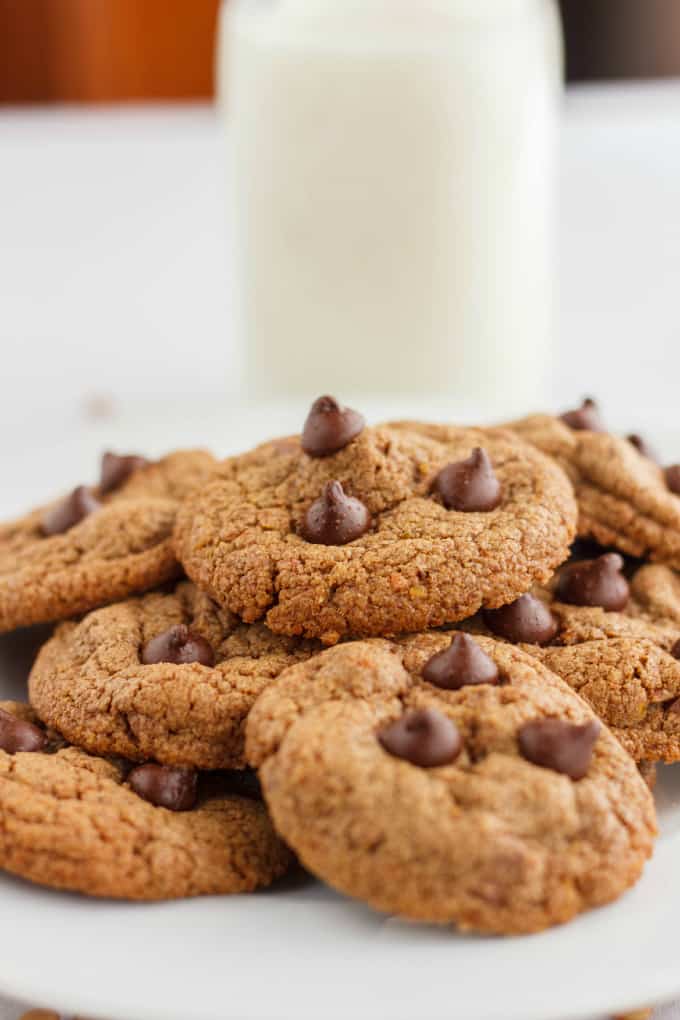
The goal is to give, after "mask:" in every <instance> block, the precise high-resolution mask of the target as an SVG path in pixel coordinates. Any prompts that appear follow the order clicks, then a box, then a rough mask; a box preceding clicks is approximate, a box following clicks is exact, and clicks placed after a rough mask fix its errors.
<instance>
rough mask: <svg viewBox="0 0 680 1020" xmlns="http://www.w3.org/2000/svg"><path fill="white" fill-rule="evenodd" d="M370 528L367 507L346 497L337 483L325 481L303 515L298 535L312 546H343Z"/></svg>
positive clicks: (357, 500) (356, 500)
mask: <svg viewBox="0 0 680 1020" xmlns="http://www.w3.org/2000/svg"><path fill="white" fill-rule="evenodd" d="M370 527H371V515H370V513H369V512H368V508H367V507H365V506H364V504H363V503H362V502H361V500H359V499H354V497H353V496H347V495H346V494H345V491H344V489H343V487H342V485H341V484H340V482H328V483H327V484H326V485H325V486H324V490H323V492H322V494H321V496H320V497H319V499H317V500H315V502H314V503H312V505H311V506H310V507H309V509H308V510H307V513H306V514H305V516H304V520H303V522H302V526H301V528H300V534H301V535H302V537H303V538H304V539H305V540H306V541H307V542H313V543H314V544H315V545H346V544H347V543H348V542H353V541H354V539H355V538H361V536H362V535H365V534H366V532H367V531H368V530H369V528H370Z"/></svg>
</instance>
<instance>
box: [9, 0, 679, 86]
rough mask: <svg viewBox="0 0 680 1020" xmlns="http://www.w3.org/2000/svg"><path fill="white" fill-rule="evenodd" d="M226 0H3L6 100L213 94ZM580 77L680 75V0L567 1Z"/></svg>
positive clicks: (573, 75) (575, 72)
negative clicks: (220, 13)
mask: <svg viewBox="0 0 680 1020" xmlns="http://www.w3.org/2000/svg"><path fill="white" fill-rule="evenodd" d="M218 8H219V0H0V102H2V103H59V102H79V103H97V102H118V101H122V100H131V99H132V100H134V99H138V100H139V99H142V100H143V99H147V100H157V99H196V98H203V97H208V96H211V95H212V94H213V91H214V81H213V53H214V37H215V26H216V21H217V14H218ZM561 8H562V17H563V22H564V28H565V37H566V43H567V71H568V77H569V79H570V80H572V81H579V80H598V79H607V78H610V79H611V78H614V79H617V78H618V79H621V78H656V77H664V76H672V75H677V74H680V3H678V2H677V0H561Z"/></svg>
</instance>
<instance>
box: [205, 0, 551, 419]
mask: <svg viewBox="0 0 680 1020" xmlns="http://www.w3.org/2000/svg"><path fill="white" fill-rule="evenodd" d="M222 51H223V54H224V56H223V59H224V64H223V67H222V74H221V79H222V83H223V90H224V93H225V98H226V102H225V108H226V110H227V115H228V120H229V124H230V146H231V151H232V153H233V156H234V158H235V160H236V166H235V171H236V177H235V180H236V200H237V205H236V213H237V220H238V223H239V251H238V256H239V257H238V259H237V271H238V273H239V283H240V286H239V292H240V297H241V309H240V311H241V327H242V329H243V330H244V335H245V342H246V349H247V360H248V384H249V389H250V391H251V392H256V393H258V394H259V395H276V396H287V395H289V394H295V393H299V394H304V395H305V396H307V397H310V396H314V395H316V394H317V393H321V392H326V391H330V392H333V393H337V394H339V395H340V396H342V397H346V396H347V395H348V394H350V393H355V392H357V391H361V390H363V391H371V392H374V393H383V394H384V393H388V394H392V393H396V392H399V391H402V392H409V393H420V394H422V393H432V394H433V395H436V394H444V393H445V394H449V395H450V398H451V407H452V409H455V407H456V406H458V407H460V406H463V405H466V406H470V405H477V406H479V407H483V408H484V409H488V410H491V411H497V412H498V413H499V414H500V413H506V412H508V411H511V410H513V409H515V408H521V409H522V408H523V409H526V408H527V407H533V406H540V402H541V394H542V387H543V383H544V378H545V369H546V366H547V363H548V360H549V354H550V347H551V325H552V323H551V311H552V290H553V259H552V255H553V251H552V248H553V237H552V233H553V197H554V194H553V193H554V185H555V179H554V178H555V174H554V171H555V150H556V135H557V124H558V109H559V94H560V82H561V48H560V33H559V21H558V17H557V13H556V9H555V5H554V3H553V2H552V0H278V2H277V0H259V2H258V0H240V2H239V0H232V2H231V3H230V4H229V5H228V7H227V9H226V13H225V15H224V17H223V26H222Z"/></svg>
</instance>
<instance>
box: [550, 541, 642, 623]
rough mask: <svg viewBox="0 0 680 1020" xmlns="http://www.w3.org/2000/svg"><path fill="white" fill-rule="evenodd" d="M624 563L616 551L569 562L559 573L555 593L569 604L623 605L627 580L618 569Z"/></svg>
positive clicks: (616, 607)
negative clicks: (589, 558)
mask: <svg viewBox="0 0 680 1020" xmlns="http://www.w3.org/2000/svg"><path fill="white" fill-rule="evenodd" d="M623 567H624V560H623V557H622V556H619V554H618V553H605V554H604V555H603V556H598V557H597V559H595V560H581V562H580V563H570V564H569V566H567V567H564V568H563V569H562V571H561V573H560V575H559V579H558V582H557V586H556V588H555V595H556V597H557V598H558V599H560V601H562V602H568V603H569V604H570V605H572V606H601V608H602V609H606V610H607V611H608V612H613V611H614V612H615V611H618V610H619V609H623V608H624V606H625V605H626V603H627V602H628V599H629V598H630V587H629V586H628V581H626V579H625V577H624V576H623V574H622V573H621V571H622V570H623Z"/></svg>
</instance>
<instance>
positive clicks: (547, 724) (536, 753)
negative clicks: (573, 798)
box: [517, 719, 602, 779]
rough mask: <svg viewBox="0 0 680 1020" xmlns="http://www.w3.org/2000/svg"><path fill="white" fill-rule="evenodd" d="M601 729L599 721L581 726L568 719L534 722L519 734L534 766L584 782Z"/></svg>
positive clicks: (525, 726)
mask: <svg viewBox="0 0 680 1020" xmlns="http://www.w3.org/2000/svg"><path fill="white" fill-rule="evenodd" d="M601 729H602V726H601V724H600V723H599V722H597V720H595V719H591V720H590V722H587V723H583V724H582V725H580V726H579V725H577V724H575V723H571V722H567V721H566V720H564V719H533V720H532V721H531V722H528V723H525V724H524V725H523V726H522V727H521V728H520V730H519V733H518V735H517V737H518V741H519V749H520V752H521V754H522V757H523V758H526V760H527V761H530V762H532V763H533V764H534V765H541V766H542V767H543V768H546V769H553V771H555V772H562V773H564V775H565V776H570V778H571V779H583V777H584V776H585V774H586V772H587V771H588V768H589V766H590V762H591V759H592V757H593V749H594V747H595V743H596V741H597V738H598V736H599V733H600V730H601Z"/></svg>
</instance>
